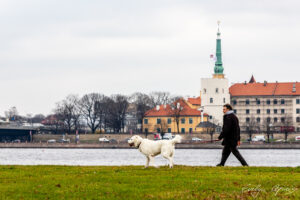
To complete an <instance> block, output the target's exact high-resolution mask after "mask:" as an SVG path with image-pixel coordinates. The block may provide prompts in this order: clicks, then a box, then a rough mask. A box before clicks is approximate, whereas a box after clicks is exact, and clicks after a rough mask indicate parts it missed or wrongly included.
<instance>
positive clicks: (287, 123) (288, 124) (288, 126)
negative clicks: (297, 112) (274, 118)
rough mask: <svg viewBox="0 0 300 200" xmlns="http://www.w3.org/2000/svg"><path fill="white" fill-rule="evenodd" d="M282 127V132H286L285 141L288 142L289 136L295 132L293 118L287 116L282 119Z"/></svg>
mask: <svg viewBox="0 0 300 200" xmlns="http://www.w3.org/2000/svg"><path fill="white" fill-rule="evenodd" d="M281 125H282V127H281V131H283V132H284V140H285V142H287V138H288V135H289V134H290V133H291V132H293V131H294V127H293V118H292V116H290V115H288V114H285V115H284V117H282V118H281Z"/></svg>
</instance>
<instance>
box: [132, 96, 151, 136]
mask: <svg viewBox="0 0 300 200" xmlns="http://www.w3.org/2000/svg"><path fill="white" fill-rule="evenodd" d="M130 100H131V101H132V103H133V104H134V105H135V111H136V112H135V115H136V118H137V121H138V124H141V131H142V132H143V130H144V129H143V119H144V117H145V114H146V112H147V111H148V110H150V109H151V106H152V100H151V98H150V97H149V96H148V95H147V94H143V93H138V92H137V93H134V94H133V95H131V97H130ZM146 134H147V133H146Z"/></svg>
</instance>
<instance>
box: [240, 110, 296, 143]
mask: <svg viewBox="0 0 300 200" xmlns="http://www.w3.org/2000/svg"><path fill="white" fill-rule="evenodd" d="M283 118H284V121H280V122H273V123H271V122H270V121H268V120H267V119H264V121H263V122H262V123H259V122H257V120H256V119H255V117H254V116H251V118H250V120H249V121H248V122H246V123H245V124H244V126H245V127H246V133H247V134H248V137H249V141H251V140H252V136H253V134H255V133H262V132H265V133H266V134H267V139H268V142H269V138H270V135H271V136H272V138H273V133H274V132H283V133H284V136H285V137H284V138H285V141H287V137H288V135H289V133H290V132H291V129H290V128H289V127H291V126H293V118H292V116H291V115H287V114H285V115H284V117H283ZM280 127H282V128H281V129H280V130H276V129H278V128H280Z"/></svg>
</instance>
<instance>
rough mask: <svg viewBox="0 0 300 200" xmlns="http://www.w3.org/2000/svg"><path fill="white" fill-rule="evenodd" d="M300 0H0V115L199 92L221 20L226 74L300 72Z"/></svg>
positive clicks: (287, 75) (260, 77)
mask: <svg viewBox="0 0 300 200" xmlns="http://www.w3.org/2000/svg"><path fill="white" fill-rule="evenodd" d="M299 10H300V3H299V1H297V0H294V1H292V0H285V1H274V0H257V1H255V0H253V1H249V0H245V1H242V0H219V1H216V0H210V1H199V0H109V1H105V0H26V1H24V0H18V1H17V0H1V1H0V84H1V93H0V115H2V116H3V115H4V111H5V110H8V109H9V108H10V107H12V106H16V107H17V109H18V111H19V113H20V114H23V115H25V114H29V113H30V114H37V113H43V114H49V113H50V112H51V111H52V109H53V108H54V106H55V102H57V101H60V100H62V99H64V98H65V97H66V96H67V95H68V94H78V95H83V94H86V93H90V92H100V93H103V94H106V95H111V94H115V93H121V94H125V95H127V94H131V93H133V92H137V91H139V92H144V93H149V92H151V91H169V92H171V93H172V94H178V95H184V96H185V95H189V96H198V95H199V93H200V79H201V78H205V77H211V75H212V73H213V65H212V64H213V63H211V61H210V58H209V55H210V54H212V53H214V52H215V46H216V41H215V39H216V31H217V23H216V22H217V21H218V20H220V21H221V25H220V30H221V37H222V51H223V63H224V68H225V70H224V73H225V74H226V77H227V78H228V79H229V81H230V82H231V83H232V82H243V81H245V80H247V81H248V80H249V79H250V76H251V75H252V74H254V76H255V78H256V80H257V81H260V82H263V81H264V80H268V81H276V80H278V81H281V82H283V81H300V78H299V77H300V76H299V75H300V70H299V63H300V56H299V54H300V39H299V38H300V12H299Z"/></svg>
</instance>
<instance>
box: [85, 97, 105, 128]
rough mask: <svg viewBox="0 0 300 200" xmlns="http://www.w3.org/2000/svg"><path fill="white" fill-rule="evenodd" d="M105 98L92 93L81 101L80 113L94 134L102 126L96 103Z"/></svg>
mask: <svg viewBox="0 0 300 200" xmlns="http://www.w3.org/2000/svg"><path fill="white" fill-rule="evenodd" d="M103 98H104V95H101V94H97V93H90V94H86V95H84V96H83V97H82V98H81V99H80V101H79V108H80V112H81V114H82V116H83V117H84V118H85V120H86V122H87V125H88V127H89V128H90V129H91V131H92V133H95V132H96V130H97V129H98V128H99V126H100V118H99V112H98V111H97V109H96V103H97V102H100V101H101V100H102V99H103Z"/></svg>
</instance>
